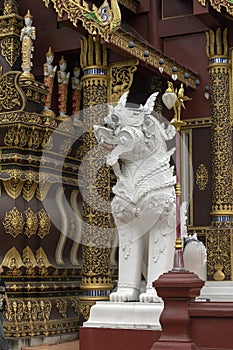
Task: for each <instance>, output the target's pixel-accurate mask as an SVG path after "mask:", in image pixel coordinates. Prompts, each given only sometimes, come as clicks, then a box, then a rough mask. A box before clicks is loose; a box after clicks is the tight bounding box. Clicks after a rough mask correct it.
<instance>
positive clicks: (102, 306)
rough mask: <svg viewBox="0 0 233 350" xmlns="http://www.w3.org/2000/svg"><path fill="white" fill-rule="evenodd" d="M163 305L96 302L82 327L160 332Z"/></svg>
mask: <svg viewBox="0 0 233 350" xmlns="http://www.w3.org/2000/svg"><path fill="white" fill-rule="evenodd" d="M162 310H163V303H136V302H125V303H112V302H97V303H96V304H95V305H93V306H92V308H91V311H90V317H89V320H88V321H87V322H85V323H84V324H83V327H99V328H121V329H142V330H150V329H153V330H161V325H160V322H159V318H160V314H161V312H162Z"/></svg>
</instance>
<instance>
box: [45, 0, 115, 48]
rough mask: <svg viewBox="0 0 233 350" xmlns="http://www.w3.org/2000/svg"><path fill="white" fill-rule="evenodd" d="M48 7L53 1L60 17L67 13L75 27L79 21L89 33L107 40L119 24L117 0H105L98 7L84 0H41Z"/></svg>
mask: <svg viewBox="0 0 233 350" xmlns="http://www.w3.org/2000/svg"><path fill="white" fill-rule="evenodd" d="M43 1H44V3H45V5H46V6H47V7H48V5H49V3H51V2H52V3H53V5H54V8H55V10H56V11H57V13H58V15H59V16H60V17H62V15H63V13H64V12H65V13H67V15H68V18H69V20H70V21H71V22H72V23H73V25H74V26H75V27H76V26H77V25H78V21H81V22H82V24H83V26H84V28H85V29H86V30H87V31H88V33H89V34H91V35H97V34H99V35H100V36H101V37H102V38H104V39H105V40H107V41H108V39H109V35H111V34H112V33H113V32H115V31H116V30H117V29H118V28H119V27H120V24H121V12H120V8H119V5H118V1H117V0H111V5H109V3H108V1H107V0H105V1H104V2H103V4H102V5H101V6H100V7H99V8H98V7H96V6H95V5H94V4H93V5H92V7H91V6H90V5H89V4H88V3H87V1H84V0H72V1H71V0H68V1H63V0H43Z"/></svg>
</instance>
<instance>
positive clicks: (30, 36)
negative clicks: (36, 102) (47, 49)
mask: <svg viewBox="0 0 233 350" xmlns="http://www.w3.org/2000/svg"><path fill="white" fill-rule="evenodd" d="M32 20H33V16H32V15H31V14H30V11H29V10H28V12H27V14H26V15H25V16H24V23H25V26H24V27H23V28H22V30H21V35H20V41H22V65H21V67H22V70H23V73H22V75H21V77H22V78H23V79H27V78H28V79H34V76H33V74H31V67H32V65H33V64H32V57H33V55H32V52H33V51H34V45H33V41H34V40H35V39H36V28H35V27H32Z"/></svg>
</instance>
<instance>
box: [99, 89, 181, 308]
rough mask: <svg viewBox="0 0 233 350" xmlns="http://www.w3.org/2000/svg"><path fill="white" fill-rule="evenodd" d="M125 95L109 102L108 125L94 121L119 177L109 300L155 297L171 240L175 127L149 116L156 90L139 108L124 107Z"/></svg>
mask: <svg viewBox="0 0 233 350" xmlns="http://www.w3.org/2000/svg"><path fill="white" fill-rule="evenodd" d="M127 94H128V93H125V94H123V95H122V97H121V98H120V100H119V102H118V104H117V105H116V106H115V107H112V106H109V108H110V113H109V115H108V116H107V117H106V118H105V122H106V124H107V127H102V126H98V125H95V126H94V132H95V136H96V138H97V140H98V142H101V143H103V144H105V145H106V144H107V147H108V149H109V147H112V148H111V149H112V150H111V152H110V153H109V154H108V156H107V165H109V166H112V168H113V170H114V172H115V174H116V176H117V183H116V185H115V186H114V187H113V193H114V194H115V196H114V198H113V200H112V203H111V205H112V213H113V216H114V220H115V223H116V226H117V230H118V235H119V282H118V286H117V291H116V292H113V293H112V294H111V295H110V300H111V301H135V300H138V299H139V300H140V301H141V302H158V301H160V298H159V297H158V296H157V294H156V290H155V289H154V288H152V282H153V281H154V280H155V279H157V278H158V277H159V276H160V275H161V274H162V273H164V272H166V271H168V270H169V269H171V268H172V263H173V255H174V245H175V225H176V223H175V192H174V184H175V177H174V175H173V168H172V167H171V166H170V157H171V155H172V154H173V152H174V148H173V149H171V150H168V148H167V144H166V141H168V140H170V139H172V138H173V137H174V136H175V128H174V127H173V126H172V125H171V124H169V125H168V126H167V127H165V125H164V124H162V123H160V122H159V121H158V120H157V119H156V118H155V117H154V116H152V115H151V112H152V110H153V108H154V102H155V99H156V96H157V94H158V93H154V94H152V95H151V96H150V97H149V99H148V100H147V102H146V104H145V105H144V106H142V105H141V106H140V107H139V108H129V107H127V108H126V101H127ZM119 160H120V162H119ZM142 274H143V275H144V277H145V280H146V281H147V284H146V290H145V291H143V292H141V275H142Z"/></svg>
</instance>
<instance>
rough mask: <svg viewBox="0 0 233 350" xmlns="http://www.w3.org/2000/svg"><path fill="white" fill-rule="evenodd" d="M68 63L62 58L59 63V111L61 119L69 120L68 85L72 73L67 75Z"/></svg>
mask: <svg viewBox="0 0 233 350" xmlns="http://www.w3.org/2000/svg"><path fill="white" fill-rule="evenodd" d="M66 67H67V61H66V60H65V59H64V57H63V56H62V58H61V59H60V61H59V68H60V69H59V70H58V72H57V81H58V109H59V116H60V119H62V120H66V119H67V115H66V112H67V94H68V84H69V79H70V72H69V73H66Z"/></svg>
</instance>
